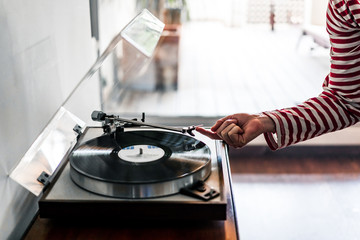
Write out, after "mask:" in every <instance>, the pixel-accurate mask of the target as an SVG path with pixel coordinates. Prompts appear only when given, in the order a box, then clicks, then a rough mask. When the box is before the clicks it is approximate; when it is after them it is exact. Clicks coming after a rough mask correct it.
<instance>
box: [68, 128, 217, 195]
mask: <svg viewBox="0 0 360 240" xmlns="http://www.w3.org/2000/svg"><path fill="white" fill-rule="evenodd" d="M210 162H211V158H210V149H209V148H208V146H207V145H206V144H205V143H203V142H201V141H199V140H197V139H196V138H193V137H190V136H187V135H184V134H179V133H174V132H168V131H156V130H151V131H150V130H138V131H127V132H123V133H121V134H119V135H118V136H117V137H116V138H113V137H110V135H102V136H100V137H96V138H94V139H91V140H89V141H87V142H85V143H83V144H81V145H79V146H78V147H77V148H76V149H75V150H74V151H73V152H72V154H71V156H70V167H71V168H70V175H71V178H72V180H73V181H74V182H75V183H76V184H77V185H79V186H80V187H82V188H84V189H86V190H88V191H91V192H94V193H97V194H101V195H106V196H111V197H120V198H149V197H158V196H165V195H170V194H175V193H178V192H179V191H180V189H181V188H183V187H185V186H188V185H190V184H192V183H194V182H196V181H199V180H205V179H206V178H207V177H208V176H209V175H210V173H211V163H210Z"/></svg>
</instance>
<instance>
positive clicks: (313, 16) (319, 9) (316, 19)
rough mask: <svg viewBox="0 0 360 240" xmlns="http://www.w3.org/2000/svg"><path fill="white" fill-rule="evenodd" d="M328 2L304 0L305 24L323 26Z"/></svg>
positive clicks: (324, 0)
mask: <svg viewBox="0 0 360 240" xmlns="http://www.w3.org/2000/svg"><path fill="white" fill-rule="evenodd" d="M328 2H329V1H328V0H305V9H306V10H305V24H311V25H319V26H325V24H326V9H327V4H328Z"/></svg>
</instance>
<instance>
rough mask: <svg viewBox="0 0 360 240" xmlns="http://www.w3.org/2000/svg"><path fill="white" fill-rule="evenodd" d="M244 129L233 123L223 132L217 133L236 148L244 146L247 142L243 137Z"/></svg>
mask: <svg viewBox="0 0 360 240" xmlns="http://www.w3.org/2000/svg"><path fill="white" fill-rule="evenodd" d="M243 133H244V131H243V130H242V129H241V128H240V127H239V126H237V125H236V124H234V123H231V124H230V125H228V126H227V127H226V128H224V129H223V130H222V131H221V132H218V133H217V134H218V135H219V136H220V137H221V139H223V140H224V141H225V142H226V143H227V144H228V145H230V146H232V147H234V148H240V147H243V146H244V145H245V144H246V143H245V141H244V138H243Z"/></svg>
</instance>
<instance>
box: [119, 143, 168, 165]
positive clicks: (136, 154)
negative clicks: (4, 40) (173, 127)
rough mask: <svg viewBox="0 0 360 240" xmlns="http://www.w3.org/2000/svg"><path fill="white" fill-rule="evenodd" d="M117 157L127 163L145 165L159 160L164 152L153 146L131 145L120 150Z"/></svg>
mask: <svg viewBox="0 0 360 240" xmlns="http://www.w3.org/2000/svg"><path fill="white" fill-rule="evenodd" d="M118 155H119V157H120V158H121V159H122V160H124V161H127V162H132V163H146V162H152V161H156V160H159V159H160V158H162V157H163V156H164V155H165V151H164V150H163V149H162V148H160V147H157V146H153V145H133V146H129V147H126V148H123V149H121V150H120V151H119V153H118Z"/></svg>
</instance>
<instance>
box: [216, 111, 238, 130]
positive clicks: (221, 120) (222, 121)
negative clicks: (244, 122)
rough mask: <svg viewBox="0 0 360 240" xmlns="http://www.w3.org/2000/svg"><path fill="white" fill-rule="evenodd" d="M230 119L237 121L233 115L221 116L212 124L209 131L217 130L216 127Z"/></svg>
mask: <svg viewBox="0 0 360 240" xmlns="http://www.w3.org/2000/svg"><path fill="white" fill-rule="evenodd" d="M230 119H232V120H233V121H234V123H237V120H236V118H234V116H233V115H229V116H226V117H223V118H221V119H219V120H217V121H216V123H215V124H214V126H212V127H211V131H213V132H216V131H217V130H218V128H219V127H220V126H221V125H223V124H224V122H226V121H227V120H230Z"/></svg>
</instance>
